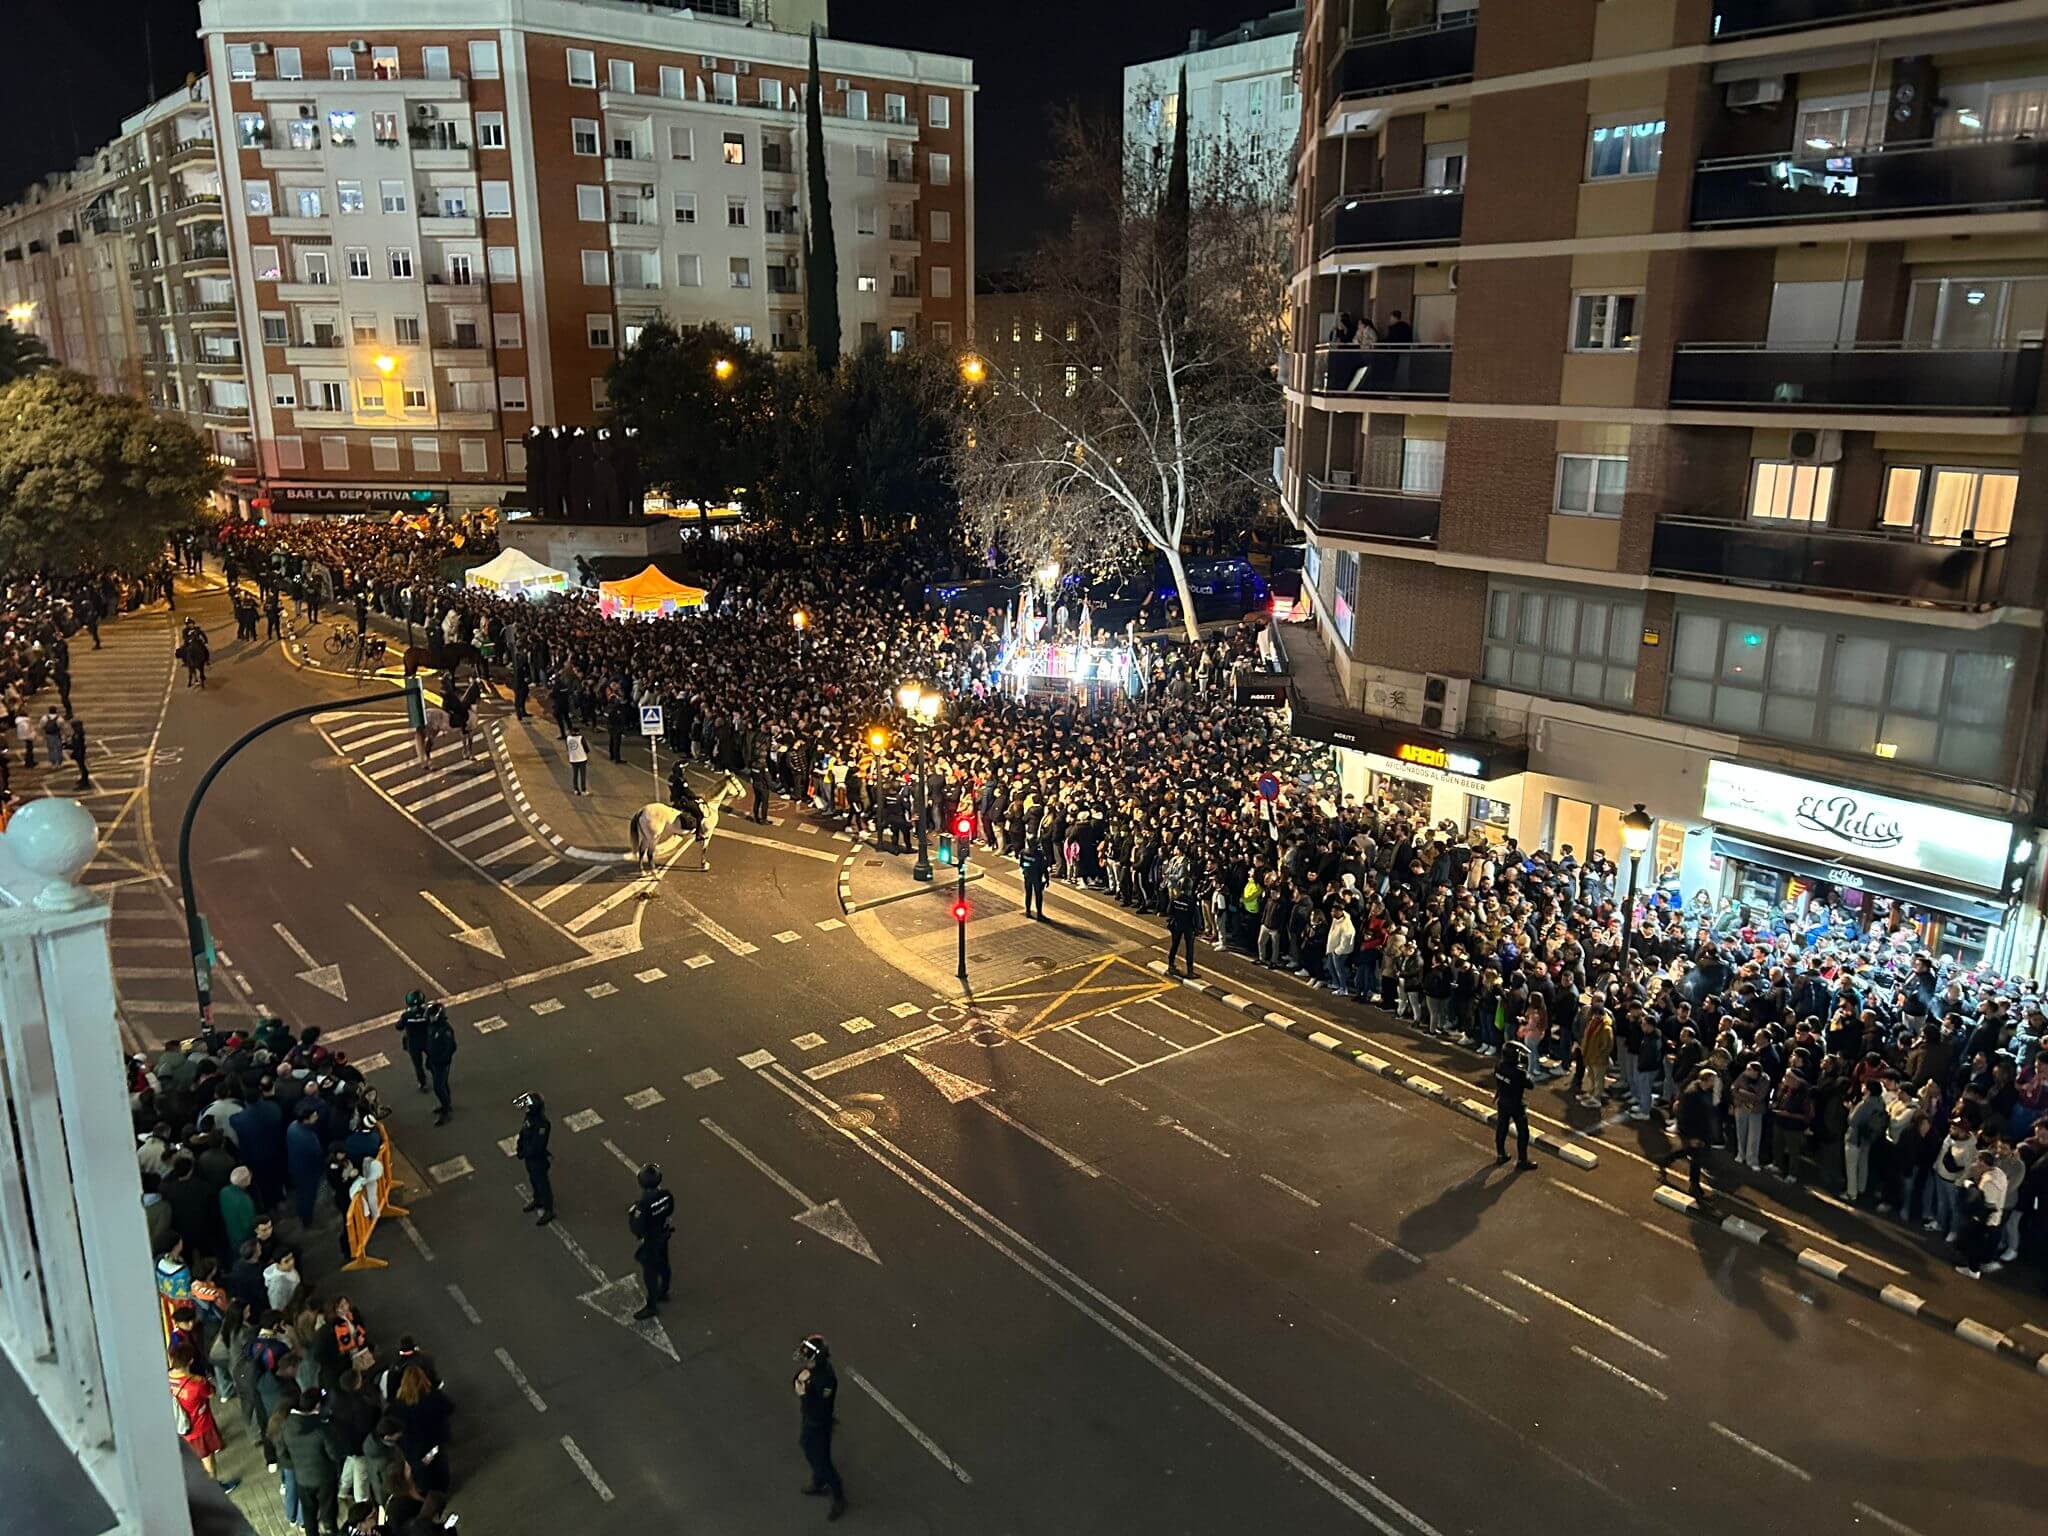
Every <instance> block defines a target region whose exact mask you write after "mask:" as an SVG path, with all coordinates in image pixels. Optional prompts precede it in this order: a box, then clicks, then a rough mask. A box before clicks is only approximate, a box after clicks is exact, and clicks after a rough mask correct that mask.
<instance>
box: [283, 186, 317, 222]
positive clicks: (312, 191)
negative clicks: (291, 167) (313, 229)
mask: <svg viewBox="0 0 2048 1536" xmlns="http://www.w3.org/2000/svg"><path fill="white" fill-rule="evenodd" d="M287 206H289V207H290V209H291V211H292V216H293V217H294V218H299V219H317V218H321V217H323V214H322V211H321V203H320V188H318V187H293V188H292V189H291V192H290V194H289V203H288V205H287Z"/></svg>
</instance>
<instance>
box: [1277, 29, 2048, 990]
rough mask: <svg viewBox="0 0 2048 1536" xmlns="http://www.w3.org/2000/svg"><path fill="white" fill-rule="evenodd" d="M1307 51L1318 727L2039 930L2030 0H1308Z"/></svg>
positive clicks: (1568, 821) (1437, 806)
mask: <svg viewBox="0 0 2048 1536" xmlns="http://www.w3.org/2000/svg"><path fill="white" fill-rule="evenodd" d="M1300 68H1301V81H1302V97H1303V116H1302V138H1301V142H1300V145H1299V160H1298V164H1297V175H1298V180H1297V193H1298V201H1297V217H1296V267H1297V270H1296V273H1295V277H1294V281H1293V284H1292V288H1291V304H1292V325H1293V356H1292V358H1291V359H1290V363H1289V367H1290V373H1289V378H1288V389H1287V402H1288V404H1287V413H1288V418H1287V434H1286V451H1285V456H1284V473H1283V477H1282V490H1283V499H1284V501H1285V503H1286V505H1287V507H1288V509H1289V512H1290V514H1291V515H1292V516H1293V517H1294V518H1295V520H1296V521H1297V522H1298V523H1299V525H1300V526H1301V528H1302V529H1303V530H1304V532H1305V533H1306V535H1307V541H1308V543H1307V560H1306V564H1307V570H1308V572H1309V575H1310V578H1311V581H1310V585H1311V586H1312V588H1313V593H1314V606H1315V611H1316V634H1315V638H1314V640H1313V641H1310V640H1309V639H1308V637H1306V636H1303V635H1301V634H1299V633H1298V632H1297V633H1296V634H1295V635H1294V636H1293V637H1292V640H1293V644H1292V654H1293V656H1294V658H1295V661H1296V665H1297V679H1296V699H1297V711H1296V725H1297V729H1299V730H1301V731H1303V732H1304V733H1305V734H1308V735H1311V736H1316V737H1319V738H1321V739H1324V740H1328V741H1331V742H1332V743H1333V744H1335V745H1337V746H1338V747H1339V749H1340V750H1339V757H1340V761H1341V762H1342V764H1343V767H1344V769H1345V771H1346V774H1347V779H1348V782H1349V785H1350V787H1351V788H1352V789H1353V790H1354V791H1355V792H1363V791H1365V790H1366V789H1367V788H1368V787H1371V788H1384V789H1385V790H1386V791H1387V792H1389V793H1394V794H1398V795H1401V796H1403V797H1405V798H1408V799H1410V800H1411V801H1412V803H1414V804H1415V805H1416V806H1417V807H1418V808H1423V809H1426V810H1427V811H1428V813H1429V814H1430V815H1432V816H1433V817H1435V818H1437V819H1449V820H1451V821H1453V822H1454V823H1456V824H1457V825H1458V826H1460V827H1461V828H1474V829H1477V830H1480V831H1482V832H1484V833H1486V834H1487V835H1491V836H1495V837H1505V836H1515V837H1517V838H1519V839H1520V841H1521V842H1522V844H1523V846H1525V847H1527V846H1530V845H1533V844H1535V843H1537V842H1548V843H1549V844H1550V845H1551V846H1552V847H1557V846H1558V845H1560V844H1570V845H1572V847H1573V848H1574V849H1575V851H1576V852H1577V853H1578V854H1579V856H1580V857H1582V858H1583V857H1584V856H1585V854H1586V852H1587V850H1588V848H1589V847H1598V848H1602V849H1605V850H1606V851H1607V852H1608V853H1609V854H1610V855H1612V856H1615V857H1617V858H1619V857H1620V856H1621V853H1622V839H1621V834H1620V826H1619V817H1620V815H1621V814H1622V812H1623V811H1625V810H1626V809H1627V808H1629V807H1630V806H1632V805H1634V804H1636V803H1638V802H1640V803H1642V804H1643V805H1645V806H1646V807H1647V808H1648V811H1649V813H1650V815H1651V816H1652V817H1653V818H1654V820H1655V824H1656V826H1655V833H1654V836H1653V838H1652V841H1651V844H1650V851H1649V853H1648V855H1647V856H1646V857H1645V858H1644V860H1643V862H1642V874H1643V877H1644V879H1645V880H1648V879H1653V878H1660V877H1663V878H1670V879H1675V880H1676V881H1677V882H1678V883H1679V884H1680V885H1682V887H1683V889H1684V890H1685V891H1686V892H1688V893H1691V892H1693V891H1696V890H1701V889H1704V890H1706V891H1708V892H1709V893H1710V894H1712V895H1715V896H1717V897H1720V896H1726V897H1731V898H1734V899H1736V900H1739V901H1742V902H1744V903H1745V904H1747V905H1749V906H1751V907H1752V908H1754V909H1756V910H1758V911H1763V910H1767V909H1769V908H1772V907H1774V906H1776V905H1777V904H1779V903H1782V902H1784V901H1787V900H1796V899H1799V898H1801V897H1803V896H1805V895H1806V894H1808V893H1810V892H1815V891H1819V892H1821V893H1823V894H1825V895H1826V896H1828V897H1829V898H1831V899H1833V900H1836V901H1838V902H1840V903H1842V904H1844V905H1845V906H1846V907H1848V908H1849V909H1850V910H1853V911H1856V912H1858V913H1860V914H1861V915H1862V917H1863V920H1864V921H1866V922H1876V921H1879V920H1883V919H1887V918H1889V917H1891V916H1892V915H1893V914H1896V915H1897V917H1898V918H1899V919H1902V920H1905V921H1909V922H1910V923H1911V924H1912V925H1913V926H1914V927H1915V928H1916V929H1917V930H1918V932H1919V935H1920V937H1921V938H1922V939H1924V940H1925V941H1926V942H1928V943H1930V944H1933V945H1935V946H1938V947H1939V948H1940V949H1941V950H1943V951H1945V952H1948V953H1952V954H1955V955H1958V956H1961V957H1964V958H1965V959H1969V960H1977V959H1989V960H1992V961H1995V962H2003V963H2012V964H2018V965H2033V964H2034V963H2035V959H2036V956H2035V950H2036V945H2037V936H2038V930H2039V919H2038V911H2037V908H2038V904H2039V879H2038V864H2039V858H2038V854H2037V851H2036V844H2037V842H2038V841H2039V839H2038V837H2037V835H2036V833H2035V826H2036V824H2037V822H2038V819H2039V816H2040V809H2041V779H2042V754H2043V746H2042V741H2041V731H2040V726H2041V724H2042V717H2043V711H2042V695H2043V684H2042V630H2041V625H2042V616H2043V615H2042V608H2043V593H2044V590H2048V589H2044V584H2043V577H2044V552H2048V540H2044V534H2048V455H2044V447H2048V437H2044V434H2043V430H2042V428H2041V424H2040V420H2039V418H2038V417H2037V415H2036V401H2037V391H2038V385H2039V378H2040V364H2041V337H2042V331H2043V328H2044V325H2048V175H2044V156H2048V145H2044V142H2043V140H2042V138H2041V129H2042V121H2041V119H2042V116H2043V114H2044V113H2048V4H2044V3H2041V0H1949V3H1940V0H1910V3H1907V0H1549V3H1546V4H1544V5H1541V6H1527V5H1511V4H1505V3H1496V0H1485V4H1484V5H1480V4H1478V3H1477V0H1436V3H1435V4H1433V5H1432V4H1430V3H1428V0H1408V3H1405V4H1403V3H1394V4H1389V3H1386V0H1317V3H1312V4H1311V5H1310V6H1309V7H1308V15H1307V20H1306V24H1305V27H1304V33H1303V43H1302V52H1301V64H1300ZM1368 318H1369V319H1370V321H1371V322H1372V327H1373V330H1372V332H1370V333H1365V332H1361V331H1357V330H1354V326H1356V325H1357V324H1358V323H1359V322H1362V321H1364V320H1365V319H1368Z"/></svg>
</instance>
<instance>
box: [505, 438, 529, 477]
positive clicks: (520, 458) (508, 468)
mask: <svg viewBox="0 0 2048 1536" xmlns="http://www.w3.org/2000/svg"><path fill="white" fill-rule="evenodd" d="M525 473H526V443H525V440H524V439H522V438H517V437H508V438H506V439H505V476H506V478H507V479H516V478H518V477H519V476H521V475H524V474H525Z"/></svg>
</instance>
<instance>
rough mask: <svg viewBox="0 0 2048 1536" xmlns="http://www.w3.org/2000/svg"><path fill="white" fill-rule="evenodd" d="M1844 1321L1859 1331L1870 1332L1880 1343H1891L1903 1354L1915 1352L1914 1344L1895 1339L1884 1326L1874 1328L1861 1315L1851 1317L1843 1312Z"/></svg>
mask: <svg viewBox="0 0 2048 1536" xmlns="http://www.w3.org/2000/svg"><path fill="white" fill-rule="evenodd" d="M1842 1321H1843V1322H1845V1323H1847V1324H1848V1325H1849V1326H1850V1327H1851V1328H1854V1329H1855V1330H1856V1331H1857V1332H1858V1333H1867V1334H1869V1335H1870V1336H1871V1337H1872V1338H1873V1339H1875V1340H1877V1342H1878V1343H1880V1344H1889V1345H1891V1347H1892V1348H1893V1349H1896V1350H1897V1351H1898V1352H1899V1353H1900V1354H1902V1355H1910V1354H1912V1353H1913V1346H1912V1345H1910V1344H1908V1343H1907V1342H1906V1341H1905V1340H1904V1339H1895V1338H1893V1337H1892V1336H1891V1335H1890V1334H1888V1333H1886V1332H1885V1331H1884V1330H1883V1329H1882V1328H1874V1327H1872V1326H1871V1325H1870V1324H1869V1323H1866V1322H1864V1321H1863V1319H1862V1318H1860V1317H1851V1316H1849V1315H1848V1314H1847V1313H1846V1312H1845V1313H1843V1314H1842Z"/></svg>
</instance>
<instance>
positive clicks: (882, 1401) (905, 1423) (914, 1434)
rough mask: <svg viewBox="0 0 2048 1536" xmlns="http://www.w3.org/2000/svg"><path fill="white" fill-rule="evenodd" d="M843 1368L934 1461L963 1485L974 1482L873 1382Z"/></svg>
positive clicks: (958, 1464) (961, 1467) (963, 1468)
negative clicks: (876, 1387) (877, 1389)
mask: <svg viewBox="0 0 2048 1536" xmlns="http://www.w3.org/2000/svg"><path fill="white" fill-rule="evenodd" d="M842 1368H843V1369H844V1370H845V1372H846V1374H847V1376H848V1377H849V1378H850V1379H851V1380H852V1382H853V1384H854V1385H855V1386H856V1387H859V1388H860V1389H861V1391H863V1392H865V1393H867V1395H868V1396H869V1397H872V1398H873V1399H874V1400H875V1406H876V1407H877V1408H880V1409H881V1410H882V1412H884V1413H886V1414H887V1415H889V1417H890V1418H892V1419H894V1420H895V1421H896V1422H897V1423H898V1424H899V1425H901V1426H902V1428H903V1432H904V1433H905V1434H907V1435H909V1436H910V1438H911V1439H913V1440H915V1441H916V1442H917V1443H918V1444H919V1445H921V1446H923V1447H924V1448H925V1449H926V1450H927V1451H929V1452H930V1453H931V1458H932V1460H933V1461H936V1462H937V1463H938V1464H939V1465H940V1466H942V1467H944V1468H945V1469H946V1470H947V1471H948V1472H950V1473H952V1474H953V1475H954V1476H955V1477H957V1478H959V1479H960V1481H961V1482H963V1483H972V1482H973V1481H974V1479H973V1478H971V1477H969V1476H968V1475H967V1469H966V1468H965V1467H963V1466H961V1465H960V1463H959V1462H957V1461H955V1460H954V1459H953V1458H952V1457H950V1456H948V1455H947V1454H946V1453H945V1452H944V1451H942V1450H940V1449H939V1444H938V1442H937V1441H936V1440H934V1439H932V1437H931V1436H930V1435H928V1434H926V1433H925V1432H924V1431H923V1430H921V1429H919V1428H918V1427H917V1426H916V1425H915V1424H913V1423H911V1422H910V1420H909V1419H908V1418H907V1417H905V1415H904V1412H903V1410H902V1409H901V1408H898V1407H897V1406H896V1405H895V1404H894V1403H892V1402H890V1401H889V1399H887V1398H886V1397H884V1396H882V1394H881V1393H880V1392H878V1391H876V1390H875V1384H874V1383H873V1382H871V1381H869V1380H868V1379H867V1377H865V1376H863V1375H861V1373H860V1372H859V1371H856V1370H855V1369H854V1368H853V1367H852V1366H850V1365H848V1366H844V1367H842Z"/></svg>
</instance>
